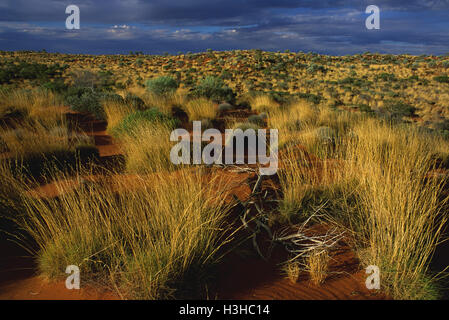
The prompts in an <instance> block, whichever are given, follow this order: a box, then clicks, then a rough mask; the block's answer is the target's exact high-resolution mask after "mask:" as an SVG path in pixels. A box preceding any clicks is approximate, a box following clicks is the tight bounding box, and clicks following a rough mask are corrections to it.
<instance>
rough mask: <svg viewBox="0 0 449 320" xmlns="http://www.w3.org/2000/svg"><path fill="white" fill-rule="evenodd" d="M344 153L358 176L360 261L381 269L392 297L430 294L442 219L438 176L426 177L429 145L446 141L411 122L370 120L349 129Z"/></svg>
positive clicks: (443, 205) (383, 282)
mask: <svg viewBox="0 0 449 320" xmlns="http://www.w3.org/2000/svg"><path fill="white" fill-rule="evenodd" d="M354 131H355V134H356V135H357V140H353V142H352V143H351V144H350V145H349V151H348V157H349V160H350V162H349V163H350V164H351V168H352V169H351V168H350V172H352V174H353V176H354V177H355V178H356V179H357V180H358V182H359V185H358V187H357V189H356V192H357V195H358V197H359V199H360V200H359V201H360V202H359V208H360V223H359V226H358V227H359V229H360V230H361V232H360V233H359V234H360V239H361V240H362V242H361V243H362V247H363V248H364V250H361V251H360V252H361V253H362V254H361V258H362V262H363V263H364V264H366V265H376V266H378V267H379V268H380V270H381V277H382V279H381V285H382V286H383V288H384V289H385V290H387V292H388V293H390V294H391V295H393V297H395V298H402V299H428V298H436V297H437V296H438V290H436V288H435V278H434V277H433V276H432V275H431V274H430V273H429V262H430V259H431V258H432V255H433V253H434V250H435V248H436V245H437V243H439V242H440V241H441V240H442V239H443V238H442V230H443V227H444V225H445V223H446V222H447V216H446V215H445V214H444V212H443V210H444V208H447V206H446V205H447V201H448V196H447V195H444V193H443V185H444V180H441V179H440V180H439V179H435V178H429V176H428V173H429V171H430V170H431V169H432V168H433V166H434V160H433V159H432V152H433V150H438V149H439V145H441V144H445V145H447V142H444V141H442V140H441V139H439V140H438V139H437V138H436V137H435V136H426V135H423V134H420V133H419V131H418V130H416V129H414V128H411V127H391V126H389V125H385V124H381V123H379V122H377V121H375V120H370V121H367V122H364V123H361V124H359V125H357V126H356V127H355V128H354Z"/></svg>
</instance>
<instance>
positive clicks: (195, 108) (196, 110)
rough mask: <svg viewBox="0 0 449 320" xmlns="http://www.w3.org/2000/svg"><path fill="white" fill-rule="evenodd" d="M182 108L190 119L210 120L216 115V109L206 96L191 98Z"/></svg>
mask: <svg viewBox="0 0 449 320" xmlns="http://www.w3.org/2000/svg"><path fill="white" fill-rule="evenodd" d="M184 109H185V111H186V113H187V115H188V116H189V120H190V121H199V120H203V119H209V120H211V119H214V118H215V116H216V115H217V109H216V107H215V105H214V103H213V102H212V101H211V100H209V99H207V98H196V99H192V100H190V101H189V102H187V103H186V105H185V106H184Z"/></svg>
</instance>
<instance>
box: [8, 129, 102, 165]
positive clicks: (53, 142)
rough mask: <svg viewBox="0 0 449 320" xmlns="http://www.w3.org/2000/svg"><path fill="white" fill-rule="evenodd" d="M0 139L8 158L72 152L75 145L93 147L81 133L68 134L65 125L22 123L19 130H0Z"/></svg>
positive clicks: (88, 139) (88, 138)
mask: <svg viewBox="0 0 449 320" xmlns="http://www.w3.org/2000/svg"><path fill="white" fill-rule="evenodd" d="M0 139H1V141H2V144H3V148H4V149H5V150H3V151H6V152H7V154H8V156H10V157H13V158H21V157H26V156H27V155H31V154H34V155H37V154H47V153H52V152H55V151H64V150H67V151H69V150H73V149H74V148H75V146H77V145H93V141H92V138H90V137H88V136H87V135H86V134H82V133H69V132H68V130H67V127H66V126H65V123H63V124H62V125H57V126H53V127H47V126H44V125H43V124H41V123H39V122H31V121H24V123H22V125H21V127H20V128H16V129H1V130H0Z"/></svg>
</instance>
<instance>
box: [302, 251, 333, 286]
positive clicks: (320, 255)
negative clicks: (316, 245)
mask: <svg viewBox="0 0 449 320" xmlns="http://www.w3.org/2000/svg"><path fill="white" fill-rule="evenodd" d="M329 260H330V257H329V253H328V252H327V251H326V250H324V249H315V250H314V251H313V252H311V254H310V255H309V256H308V257H307V268H306V269H307V271H308V272H309V276H310V280H311V281H312V283H313V284H315V285H321V284H322V283H323V282H324V281H325V280H326V278H327V276H328V269H329Z"/></svg>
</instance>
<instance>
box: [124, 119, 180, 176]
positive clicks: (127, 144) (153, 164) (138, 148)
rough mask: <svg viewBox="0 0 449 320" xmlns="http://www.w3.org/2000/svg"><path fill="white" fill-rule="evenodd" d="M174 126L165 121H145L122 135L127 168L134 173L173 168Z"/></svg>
mask: <svg viewBox="0 0 449 320" xmlns="http://www.w3.org/2000/svg"><path fill="white" fill-rule="evenodd" d="M171 131H172V128H171V127H170V126H169V125H167V124H166V123H163V122H153V123H143V124H141V125H139V126H137V127H136V128H134V129H133V130H132V132H130V133H129V134H124V135H122V136H121V137H120V142H121V146H122V147H121V148H122V150H123V152H124V154H125V160H126V169H127V171H128V172H132V173H145V172H156V171H159V170H162V171H166V170H173V169H175V165H173V164H172V162H171V161H170V151H171V148H172V146H173V143H172V142H170V134H171Z"/></svg>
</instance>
